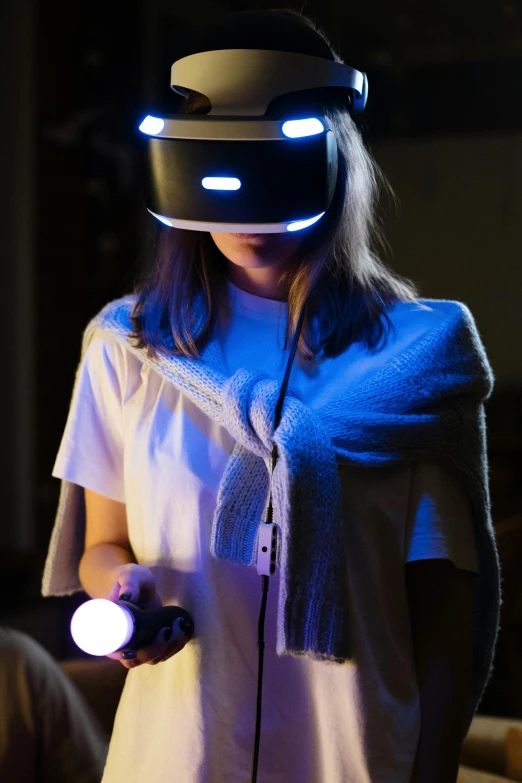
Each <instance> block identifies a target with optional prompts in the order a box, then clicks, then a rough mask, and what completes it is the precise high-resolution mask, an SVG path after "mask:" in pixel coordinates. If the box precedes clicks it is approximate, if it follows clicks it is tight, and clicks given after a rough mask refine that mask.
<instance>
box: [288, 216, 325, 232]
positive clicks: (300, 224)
mask: <svg viewBox="0 0 522 783" xmlns="http://www.w3.org/2000/svg"><path fill="white" fill-rule="evenodd" d="M323 215H324V212H321V214H320V215H316V216H315V217H313V218H308V220H296V221H295V222H294V223H289V224H288V225H287V227H286V230H287V231H300V230H301V229H302V228H306V227H307V226H311V225H313V224H314V223H317V221H318V220H319V219H320V218H322V216H323Z"/></svg>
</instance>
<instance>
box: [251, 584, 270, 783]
mask: <svg viewBox="0 0 522 783" xmlns="http://www.w3.org/2000/svg"><path fill="white" fill-rule="evenodd" d="M268 581H269V579H268V576H264V575H263V576H262V577H261V590H262V591H263V595H262V598H261V610H260V612H259V622H258V625H257V635H258V638H257V649H258V667H259V668H258V676H257V708H256V736H255V741H254V763H253V769H252V783H256V781H257V762H258V758H259V739H260V736H261V698H262V689H263V654H264V651H265V612H266V599H267V596H268Z"/></svg>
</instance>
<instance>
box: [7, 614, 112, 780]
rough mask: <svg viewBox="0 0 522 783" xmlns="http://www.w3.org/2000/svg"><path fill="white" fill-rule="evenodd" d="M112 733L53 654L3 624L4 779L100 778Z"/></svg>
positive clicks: (25, 635) (28, 637) (26, 636)
mask: <svg viewBox="0 0 522 783" xmlns="http://www.w3.org/2000/svg"><path fill="white" fill-rule="evenodd" d="M107 749H108V737H106V736H105V733H104V732H103V731H102V729H101V727H100V726H99V724H98V721H97V719H96V717H95V716H94V715H93V713H92V712H91V710H90V709H89V707H88V705H87V704H86V702H85V701H84V699H83V698H82V696H81V695H80V693H79V692H78V691H77V689H76V688H75V686H74V685H73V683H72V682H71V681H70V680H69V678H68V677H67V676H66V675H65V674H64V673H63V672H62V671H61V669H60V667H59V666H58V664H57V663H56V661H55V660H54V659H53V658H52V656H51V655H49V653H48V652H47V651H46V650H45V649H44V648H43V647H42V646H41V645H40V644H38V642H36V641H35V640H34V639H32V638H31V637H30V636H28V635H27V634H25V633H22V632H20V631H16V630H13V629H10V628H4V627H0V780H1V781H3V782H4V781H5V783H99V781H100V780H101V777H102V774H103V767H104V764H105V759H106V756H107Z"/></svg>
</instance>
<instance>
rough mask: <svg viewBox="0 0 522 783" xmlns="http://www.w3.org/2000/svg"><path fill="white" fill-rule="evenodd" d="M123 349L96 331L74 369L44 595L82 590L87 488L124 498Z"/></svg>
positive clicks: (58, 463)
mask: <svg viewBox="0 0 522 783" xmlns="http://www.w3.org/2000/svg"><path fill="white" fill-rule="evenodd" d="M124 372H125V357H124V352H123V349H122V348H120V346H119V345H117V344H116V343H115V342H113V341H111V340H110V339H107V338H105V337H104V336H101V335H94V337H93V338H92V340H91V342H90V343H89V346H88V348H87V350H86V351H85V354H84V355H83V357H82V359H81V361H80V364H79V366H78V369H77V371H76V376H75V382H74V388H73V392H72V398H71V403H70V407H69V413H68V416H67V422H66V425H65V430H64V433H63V436H62V441H61V444H60V448H59V451H58V454H57V457H56V461H55V465H54V468H53V471H52V475H53V476H54V477H55V478H60V479H61V486H60V497H59V501H58V509H57V512H56V518H55V522H54V527H53V530H52V534H51V540H50V542H49V550H48V553H47V558H46V561H45V567H44V573H43V577H42V595H44V596H50V595H70V594H72V593H75V592H78V591H79V590H82V589H83V588H82V585H81V583H80V579H79V573H78V571H79V564H80V560H81V558H82V555H83V550H84V543H85V496H84V488H85V487H86V488H88V489H92V490H93V491H94V492H98V493H99V494H102V495H106V496H107V497H110V498H112V499H113V500H118V501H120V502H124V501H125V492H124V481H123V458H124V453H123V452H124V438H123V434H124V430H123V417H122V389H124V379H125V375H124Z"/></svg>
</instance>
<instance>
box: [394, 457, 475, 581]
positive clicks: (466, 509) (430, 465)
mask: <svg viewBox="0 0 522 783" xmlns="http://www.w3.org/2000/svg"><path fill="white" fill-rule="evenodd" d="M431 558H436V559H438V558H443V559H448V560H451V561H452V563H453V564H454V565H455V566H456V568H461V569H463V570H465V571H474V572H475V573H477V574H478V573H479V572H480V570H479V566H478V556H477V547H476V532H475V521H474V514H473V508H472V504H471V499H470V498H469V497H468V495H467V494H466V492H465V490H464V489H463V487H462V486H461V485H460V483H459V481H458V480H457V479H456V477H455V476H453V475H452V473H451V471H450V469H449V468H447V467H445V466H444V465H442V464H441V463H439V462H435V461H433V462H432V461H426V462H419V463H416V464H415V465H413V466H412V469H411V485H410V498H409V503H408V512H407V519H406V537H405V560H406V562H408V563H409V562H412V561H413V560H427V559H431Z"/></svg>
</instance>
